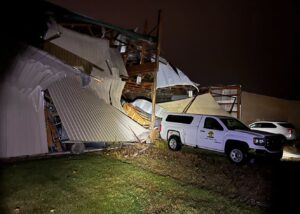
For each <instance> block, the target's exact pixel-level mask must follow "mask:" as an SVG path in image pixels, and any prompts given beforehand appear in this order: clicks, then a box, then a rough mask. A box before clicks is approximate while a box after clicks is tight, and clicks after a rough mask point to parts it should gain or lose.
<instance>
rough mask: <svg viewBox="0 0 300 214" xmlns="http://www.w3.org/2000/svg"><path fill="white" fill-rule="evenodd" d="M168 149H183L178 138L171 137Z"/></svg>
mask: <svg viewBox="0 0 300 214" xmlns="http://www.w3.org/2000/svg"><path fill="white" fill-rule="evenodd" d="M168 147H169V149H171V150H173V151H178V150H180V149H181V141H180V138H179V137H178V136H171V137H170V138H169V140H168Z"/></svg>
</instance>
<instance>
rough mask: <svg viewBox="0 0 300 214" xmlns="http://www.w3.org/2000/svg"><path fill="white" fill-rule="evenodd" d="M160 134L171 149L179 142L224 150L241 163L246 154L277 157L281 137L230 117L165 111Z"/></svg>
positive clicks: (279, 152) (178, 148)
mask: <svg viewBox="0 0 300 214" xmlns="http://www.w3.org/2000/svg"><path fill="white" fill-rule="evenodd" d="M160 136H161V138H162V139H164V140H166V141H168V146H169V148H170V149H171V150H175V151H176V150H180V149H181V145H182V144H185V145H189V146H193V147H198V148H203V149H208V150H212V151H217V152H221V153H224V154H226V155H227V156H228V157H229V159H230V160H231V161H232V162H234V163H236V164H242V163H245V161H246V160H247V158H248V157H249V154H264V155H270V156H273V157H274V158H276V159H281V157H282V151H283V150H282V148H283V143H284V139H283V138H282V136H280V135H274V134H270V133H265V132H257V131H251V130H250V129H249V128H248V127H247V126H246V125H244V124H243V123H242V122H240V121H239V120H237V119H235V118H233V117H225V116H211V115H197V114H184V113H182V114H178V113H169V114H167V115H165V116H164V117H163V119H162V121H161V127H160Z"/></svg>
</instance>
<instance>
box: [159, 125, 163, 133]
mask: <svg viewBox="0 0 300 214" xmlns="http://www.w3.org/2000/svg"><path fill="white" fill-rule="evenodd" d="M161 129H162V125H161V124H160V125H159V132H161Z"/></svg>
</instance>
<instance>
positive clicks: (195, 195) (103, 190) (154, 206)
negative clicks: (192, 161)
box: [0, 153, 260, 213]
mask: <svg viewBox="0 0 300 214" xmlns="http://www.w3.org/2000/svg"><path fill="white" fill-rule="evenodd" d="M116 154H117V153H108V154H92V153H90V154H83V155H79V156H68V157H62V158H51V159H45V160H30V161H23V162H16V163H10V164H5V165H3V166H2V167H1V172H2V175H1V184H0V185H1V190H0V191H1V193H0V198H1V210H0V213H219V212H222V213H258V212H260V210H259V209H258V208H256V207H253V206H248V205H246V204H245V203H239V202H236V201H234V200H232V199H230V198H228V197H225V196H224V195H222V194H219V193H216V192H214V191H210V190H208V189H205V188H204V189H203V188H200V187H199V186H198V185H195V184H194V183H193V182H184V181H182V180H180V179H176V178H173V177H171V176H166V175H164V174H163V173H157V172H156V171H155V170H154V171H151V170H149V169H150V168H148V169H144V168H141V167H140V166H139V164H132V163H128V162H125V161H123V160H120V158H121V156H119V158H117V157H116ZM119 155H120V154H119ZM111 156H113V157H111ZM146 156H147V155H146ZM151 164H153V163H151Z"/></svg>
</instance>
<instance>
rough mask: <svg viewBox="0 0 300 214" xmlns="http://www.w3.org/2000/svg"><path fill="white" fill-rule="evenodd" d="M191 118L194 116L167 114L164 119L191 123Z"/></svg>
mask: <svg viewBox="0 0 300 214" xmlns="http://www.w3.org/2000/svg"><path fill="white" fill-rule="evenodd" d="M193 119H194V118H193V117H192V116H182V115H168V116H167V118H166V121H167V122H174V123H184V124H191V123H192V121H193Z"/></svg>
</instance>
